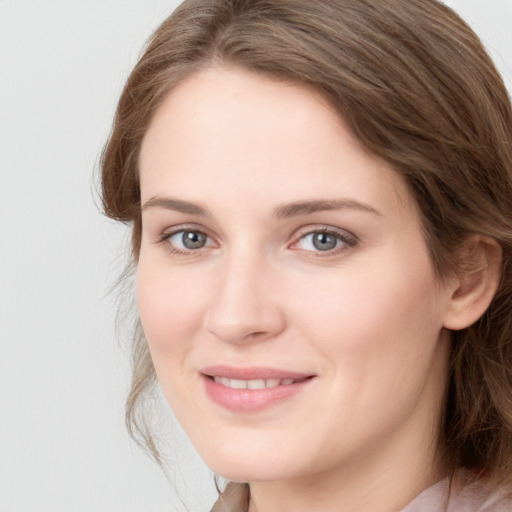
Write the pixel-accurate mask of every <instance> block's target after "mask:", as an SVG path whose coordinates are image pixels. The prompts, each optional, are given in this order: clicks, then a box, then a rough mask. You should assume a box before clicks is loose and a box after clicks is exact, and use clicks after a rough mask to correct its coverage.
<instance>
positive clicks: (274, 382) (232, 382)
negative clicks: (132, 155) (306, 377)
mask: <svg viewBox="0 0 512 512" xmlns="http://www.w3.org/2000/svg"><path fill="white" fill-rule="evenodd" d="M213 380H214V381H215V382H216V383H217V384H222V385H223V386H226V387H228V388H232V389H265V388H275V387H277V386H289V385H290V384H293V383H294V382H296V380H295V379H252V380H243V379H228V378H227V377H217V376H215V377H213ZM298 380H302V379H298Z"/></svg>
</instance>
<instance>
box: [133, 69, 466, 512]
mask: <svg viewBox="0 0 512 512" xmlns="http://www.w3.org/2000/svg"><path fill="white" fill-rule="evenodd" d="M140 183H141V195H142V204H143V213H142V219H143V233H142V243H141V251H140V255H139V262H138V275H137V282H138V302H139V308H140V316H141V320H142V324H143V327H144V331H145V333H146V337H147V340H148V345H149V348H150V351H151V354H152V357H153V361H154V365H155V369H156V372H157V376H158V380H159V382H160V385H161V387H162V389H163V392H164V394H165V396H166V398H167V400H168V402H169V404H170V406H171V407H172V409H173V411H174V413H175V414H176V416H177V418H178V420H179V421H180V423H181V424H182V426H183V428H184V429H185V431H186V432H187V434H188V435H189V437H190V438H191V440H192V442H193V443H194V445H195V447H196V448H197V450H198V452H199V454H200V455H201V457H202V458H203V459H204V460H205V462H206V463H207V464H208V465H209V466H210V467H211V468H212V469H213V470H214V471H215V472H217V473H219V474H220V475H221V476H223V477H225V478H227V479H231V480H236V481H243V482H249V483H250V488H251V505H250V510H251V512H252V511H255V510H260V511H265V512H271V511H280V512H284V511H292V510H293V511H295V512H297V511H302V510H304V511H306V510H308V511H309V510H322V511H324V512H329V511H331V510H332V511H337V512H340V511H351V512H357V511H375V510H379V511H382V512H386V511H389V512H396V511H397V510H399V509H401V508H403V507H404V506H405V505H406V504H407V503H409V502H410V501H411V500H412V499H413V498H414V497H415V496H416V495H417V494H419V493H420V492H421V491H422V490H423V489H425V488H426V487H428V486H429V485H431V484H432V483H434V482H436V481H437V480H439V479H440V478H442V477H443V476H444V473H445V468H444V465H443V458H442V447H438V446H437V444H438V443H437V429H438V424H439V421H440V411H441V406H442V400H443V393H444V389H445V385H446V379H447V377H446V376H447V365H448V353H449V344H450V336H449V333H448V331H447V330H446V329H445V326H446V325H448V324H449V323H450V322H452V323H453V322H454V321H455V320H454V318H455V316H454V315H455V313H454V307H453V297H454V295H455V294H454V290H455V289H456V286H457V284H456V283H454V282H452V281H447V280H445V281H442V282H441V281H440V280H439V279H438V278H437V277H436V275H435V273H434V270H433V266H432V263H431V261H430V258H429V255H428V251H427V248H426V245H425V241H424V238H423V235H422V228H421V224H420V220H419V215H418V211H417V208H416V206H415V204H414V202H413V200H412V198H411V196H410V194H409V192H408V190H407V188H406V186H405V184H404V183H403V181H402V179H401V178H400V177H399V176H398V175H397V174H396V173H395V172H394V171H393V169H392V168H391V167H390V166H389V165H388V164H387V163H386V162H384V161H382V160H380V159H378V158H377V157H375V156H373V155H371V154H369V153H368V152H367V151H366V150H365V149H364V148H363V147H362V145H361V144H360V143H359V142H358V141H357V140H356V139H355V138H354V137H353V136H352V135H351V133H350V132H349V131H348V130H347V128H346V127H345V125H344V123H343V121H342V120H341V119H340V118H339V116H338V115H337V114H336V113H335V112H334V111H333V110H332V109H331V108H329V105H328V104H327V102H326V101H324V100H323V99H322V98H321V97H320V96H319V95H318V94H316V93H315V92H312V91H310V90H308V89H305V88H302V87H300V86H297V85H290V84H284V83H279V82H277V81H273V80H270V79H267V78H265V77H261V76H258V75H255V74H251V73H248V72H245V71H242V70H238V69H232V68H222V67H220V68H215V69H210V70H207V71H202V72H200V73H198V74H196V75H193V76H191V77H189V78H188V79H187V80H185V81H184V82H182V83H181V84H180V85H179V86H177V87H176V88H175V89H174V90H173V91H172V92H171V93H170V94H169V96H168V97H167V98H166V100H165V101H164V103H163V104H162V105H161V106H160V108H159V110H158V111H157V112H156V115H155V117H154V119H153V120H152V123H151V126H150V128H149V130H148V132H147V134H146V136H145V138H144V141H143V146H142V151H141V156H140ZM169 198H171V199H179V200H180V201H186V202H187V205H186V206H187V207H186V208H183V204H178V203H176V202H173V201H169ZM312 200H315V201H323V202H330V203H329V208H327V209H326V204H324V205H323V207H322V208H319V209H318V211H309V210H311V208H309V210H308V208H304V207H303V208H302V209H301V208H295V211H291V210H292V209H290V208H288V209H286V208H283V205H288V204H290V203H296V202H307V201H312ZM340 200H342V201H344V203H342V204H341V206H342V207H339V206H340V205H339V204H338V205H333V204H332V203H333V202H334V201H340ZM361 205H363V206H361ZM317 206H318V205H317ZM334 206H336V207H334ZM331 207H333V208H332V209H331ZM178 210H183V211H178ZM200 210H201V211H200ZM276 210H277V212H276ZM183 229H189V230H191V231H194V232H198V231H199V232H202V233H205V234H206V235H207V238H206V239H205V240H206V241H205V245H204V246H203V247H200V248H197V249H187V248H186V247H184V246H183V242H182V236H181V235H182V233H181V232H180V230H183ZM326 229H327V230H329V231H330V232H333V233H335V235H333V236H334V237H335V239H336V240H337V242H336V247H335V248H334V249H332V250H329V251H323V250H319V249H318V248H316V247H315V246H314V244H313V243H312V240H313V236H314V233H318V231H319V230H320V231H321V230H326ZM173 233H174V235H173ZM176 233H177V234H176ZM312 233H313V234H312ZM338 236H339V237H340V238H339V239H338V238H336V237H338ZM455 323H456V321H455ZM219 364H222V365H231V366H235V367H261V366H263V367H269V366H270V367H272V368H281V369H285V370H290V371H295V372H303V373H307V374H313V375H315V377H314V379H312V380H311V381H310V382H309V383H308V385H307V386H305V387H304V388H303V389H302V390H301V391H300V392H299V393H298V394H296V395H295V396H293V397H291V398H287V399H286V400H283V401H279V402H278V403H276V404H274V405H272V406H271V407H268V408H266V409H264V410H262V411H259V412H251V413H243V412H233V411H229V410H226V409H224V408H222V407H220V406H219V405H217V404H216V403H213V402H212V400H211V399H210V398H209V397H208V396H207V394H206V393H205V389H204V382H203V378H202V377H201V369H202V368H204V367H206V366H211V365H219Z"/></svg>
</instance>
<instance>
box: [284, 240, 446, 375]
mask: <svg viewBox="0 0 512 512" xmlns="http://www.w3.org/2000/svg"><path fill="white" fill-rule="evenodd" d="M416 252H417V253H416ZM416 252H414V251H411V248H410V247H408V248H407V251H406V250H405V249H404V250H402V249H401V250H399V251H396V252H394V253H393V254H385V253H383V254H381V255H380V256H381V257H380V258H378V259H375V258H372V260H371V261H369V262H368V264H362V262H357V265H356V264H354V265H353V266H350V267H347V268H343V269H341V270H340V271H339V274H338V275H335V274H329V275H326V276H325V278H323V280H322V281H321V282H319V281H318V280H317V278H316V277H315V279H314V280H313V279H312V282H311V283H306V282H304V285H305V286H304V289H303V290H301V291H298V290H296V291H295V293H294V295H293V297H297V299H296V302H295V309H294V310H295V315H294V316H295V317H296V318H298V319H299V318H300V319H301V321H300V330H302V331H303V332H308V333H309V335H308V337H309V338H310V339H315V340H317V347H318V348H319V349H320V350H321V351H323V352H324V354H325V355H326V356H327V357H328V358H329V359H330V360H332V361H333V362H341V364H343V362H344V361H349V362H350V364H348V365H347V366H348V370H347V371H349V372H350V373H351V374H352V373H353V372H359V371H360V372H368V374H370V373H373V374H374V375H375V374H378V373H379V372H383V373H384V374H386V376H388V375H389V374H390V370H391V369H395V370H396V371H398V372H404V371H405V368H406V367H405V366H404V363H405V362H407V361H408V360H411V361H414V362H415V364H422V363H421V362H419V361H421V359H422V358H423V357H424V356H425V355H426V354H427V353H428V352H432V351H433V350H435V347H436V343H437V340H438V337H439V333H440V332H441V329H442V324H443V303H442V297H441V296H440V294H439V290H438V286H437V285H436V279H435V276H434V273H433V270H432V267H431V264H430V261H429V259H428V255H427V254H426V253H424V251H416ZM404 255H408V257H407V258H406V257H405V256H404ZM313 281H314V282H313Z"/></svg>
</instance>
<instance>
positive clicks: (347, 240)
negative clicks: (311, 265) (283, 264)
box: [288, 224, 359, 257]
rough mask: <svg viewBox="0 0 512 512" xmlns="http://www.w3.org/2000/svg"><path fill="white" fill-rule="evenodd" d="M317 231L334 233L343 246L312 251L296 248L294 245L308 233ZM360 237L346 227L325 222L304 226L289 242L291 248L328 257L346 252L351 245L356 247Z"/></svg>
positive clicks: (316, 255) (311, 233) (315, 255)
mask: <svg viewBox="0 0 512 512" xmlns="http://www.w3.org/2000/svg"><path fill="white" fill-rule="evenodd" d="M317 233H324V234H328V235H332V236H334V237H336V238H337V239H338V240H341V241H342V242H343V246H342V247H336V248H334V249H331V250H327V251H320V250H318V251H310V250H307V249H301V248H294V247H293V246H294V245H297V244H298V243H299V242H300V241H301V240H302V239H303V238H305V237H306V236H308V235H313V234H317ZM358 242H359V238H358V237H357V236H356V235H354V234H353V233H351V232H350V231H347V230H346V229H341V228H337V227H334V226H329V225H325V224H318V225H310V226H304V227H302V228H300V229H299V230H298V231H296V233H295V234H294V237H293V242H292V243H291V244H289V246H288V247H290V248H291V249H294V250H297V251H301V252H304V253H309V254H313V255H314V257H328V256H335V255H337V254H339V253H342V252H345V251H347V250H348V249H350V248H351V247H354V246H356V245H357V244H358Z"/></svg>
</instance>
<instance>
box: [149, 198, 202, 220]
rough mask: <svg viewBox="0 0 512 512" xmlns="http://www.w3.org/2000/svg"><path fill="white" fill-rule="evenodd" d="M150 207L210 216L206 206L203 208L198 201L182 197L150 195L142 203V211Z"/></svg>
mask: <svg viewBox="0 0 512 512" xmlns="http://www.w3.org/2000/svg"><path fill="white" fill-rule="evenodd" d="M148 208H163V209H165V210H174V211H177V212H181V213H188V214H190V215H202V216H205V217H208V216H210V214H209V213H208V210H207V209H206V208H203V207H202V206H199V205H198V204H196V203H191V202H189V201H182V200H181V199H174V198H172V197H159V196H153V197H150V198H149V199H148V200H147V201H144V203H143V204H142V211H144V210H147V209H148Z"/></svg>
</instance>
